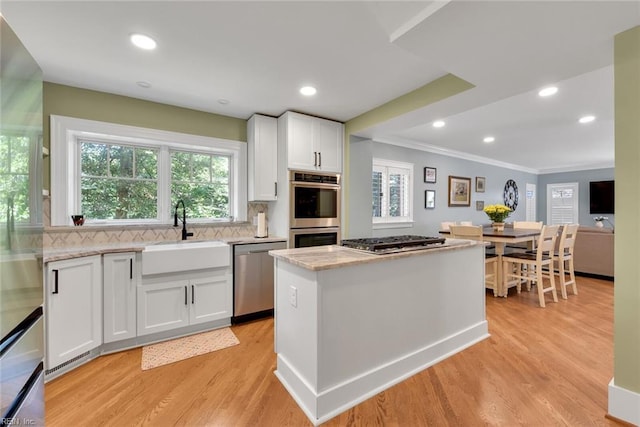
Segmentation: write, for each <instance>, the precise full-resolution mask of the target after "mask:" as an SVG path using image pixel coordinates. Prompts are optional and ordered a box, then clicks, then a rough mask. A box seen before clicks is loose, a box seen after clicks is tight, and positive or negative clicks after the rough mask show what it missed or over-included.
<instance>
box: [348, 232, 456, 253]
mask: <svg viewBox="0 0 640 427" xmlns="http://www.w3.org/2000/svg"><path fill="white" fill-rule="evenodd" d="M445 240H446V239H444V238H442V237H427V236H411V235H404V236H390V237H370V238H364V239H345V240H343V241H342V246H346V247H348V248H352V249H359V250H362V251H367V252H372V253H375V254H390V253H396V252H404V251H415V250H419V249H428V248H430V247H436V246H440V245H442V244H444V242H445Z"/></svg>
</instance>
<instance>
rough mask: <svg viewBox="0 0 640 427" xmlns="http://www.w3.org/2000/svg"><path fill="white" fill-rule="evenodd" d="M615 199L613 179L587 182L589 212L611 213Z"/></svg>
mask: <svg viewBox="0 0 640 427" xmlns="http://www.w3.org/2000/svg"><path fill="white" fill-rule="evenodd" d="M614 200H615V192H614V186H613V181H592V182H590V183H589V213H592V214H612V213H615V212H614V211H613V205H614Z"/></svg>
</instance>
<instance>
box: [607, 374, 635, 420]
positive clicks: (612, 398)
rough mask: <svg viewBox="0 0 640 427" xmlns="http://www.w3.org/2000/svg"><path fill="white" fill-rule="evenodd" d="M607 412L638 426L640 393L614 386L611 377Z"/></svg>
mask: <svg viewBox="0 0 640 427" xmlns="http://www.w3.org/2000/svg"><path fill="white" fill-rule="evenodd" d="M608 412H609V415H611V416H612V417H615V418H617V419H619V420H622V421H625V422H628V423H631V424H634V425H637V426H640V393H636V392H634V391H631V390H627V389H625V388H622V387H618V386H616V385H615V384H614V379H613V378H612V379H611V382H610V383H609V408H608Z"/></svg>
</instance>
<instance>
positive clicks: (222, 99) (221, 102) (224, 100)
mask: <svg viewBox="0 0 640 427" xmlns="http://www.w3.org/2000/svg"><path fill="white" fill-rule="evenodd" d="M228 103H229V100H228V99H224V98H220V99H218V104H222V105H227V104H228Z"/></svg>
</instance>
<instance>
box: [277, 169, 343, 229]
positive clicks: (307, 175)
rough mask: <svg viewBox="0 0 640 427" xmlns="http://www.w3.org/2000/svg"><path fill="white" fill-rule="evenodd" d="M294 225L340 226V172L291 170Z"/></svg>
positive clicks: (291, 221) (290, 216)
mask: <svg viewBox="0 0 640 427" xmlns="http://www.w3.org/2000/svg"><path fill="white" fill-rule="evenodd" d="M289 178H290V183H291V191H290V200H289V206H290V213H289V227H290V228H309V227H339V226H340V197H341V195H340V174H336V173H317V172H315V173H311V172H300V171H291V172H290V176H289Z"/></svg>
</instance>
